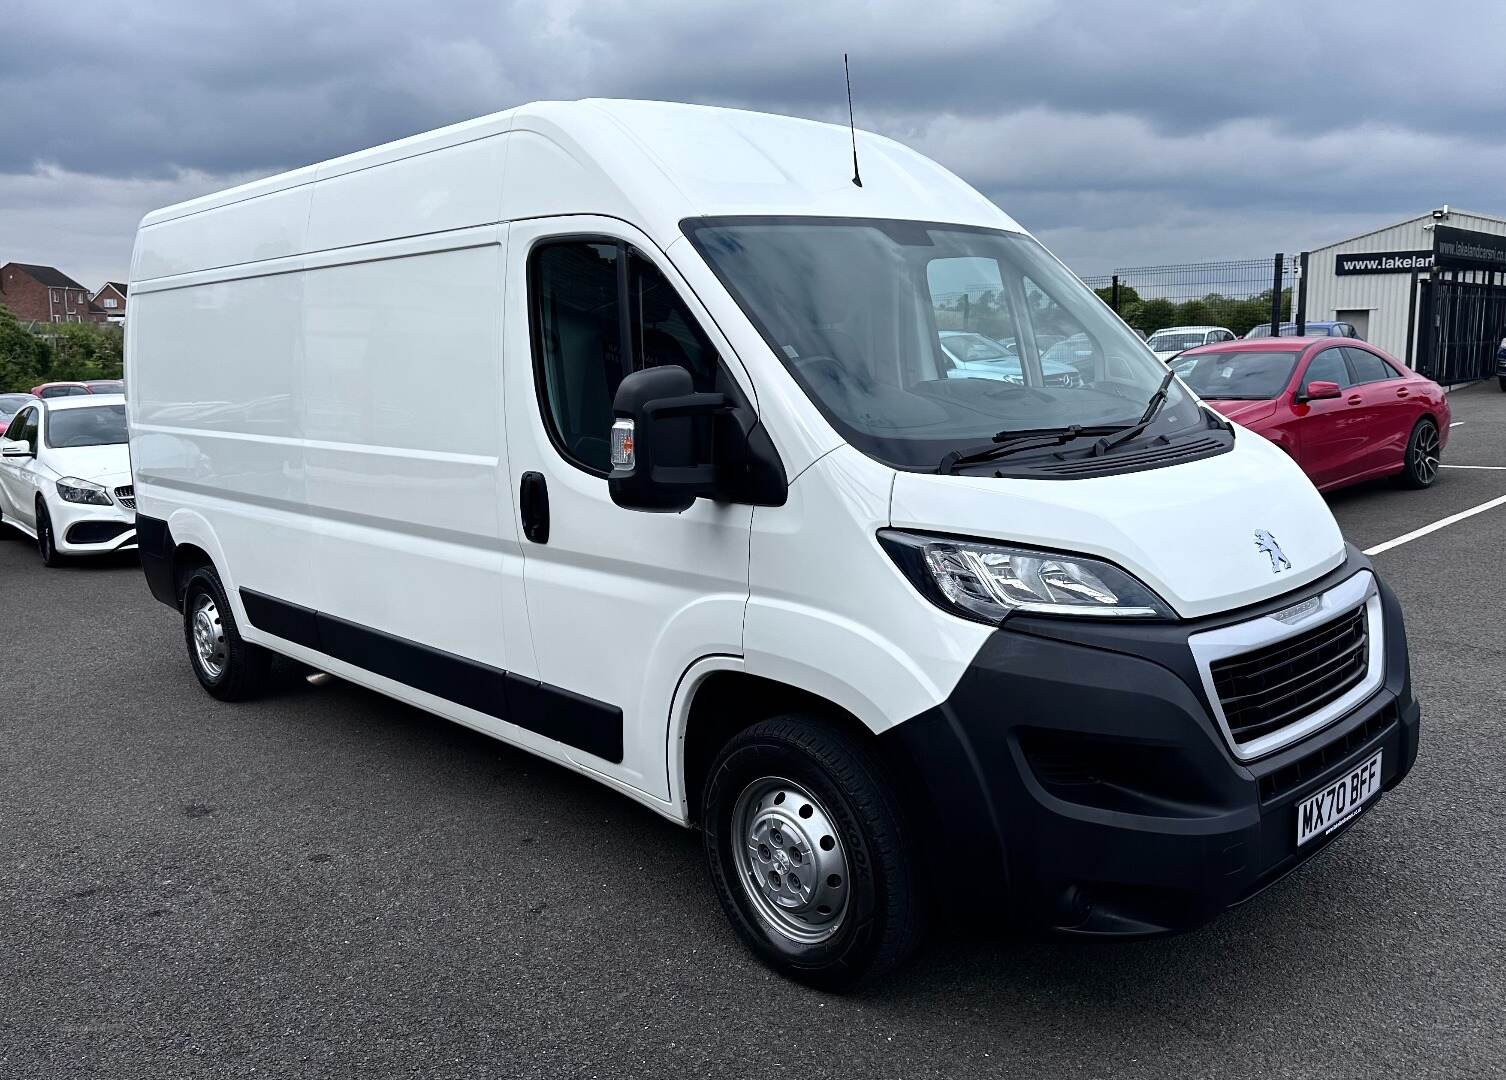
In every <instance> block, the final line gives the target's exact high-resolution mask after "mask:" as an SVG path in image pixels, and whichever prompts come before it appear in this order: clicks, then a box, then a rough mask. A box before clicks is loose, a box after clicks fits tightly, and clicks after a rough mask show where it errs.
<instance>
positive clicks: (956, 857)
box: [884, 549, 1420, 936]
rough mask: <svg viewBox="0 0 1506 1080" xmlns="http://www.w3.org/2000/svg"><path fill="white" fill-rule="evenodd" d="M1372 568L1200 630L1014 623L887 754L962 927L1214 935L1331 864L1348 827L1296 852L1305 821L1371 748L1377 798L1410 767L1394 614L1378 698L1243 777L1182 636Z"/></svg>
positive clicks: (1384, 595)
mask: <svg viewBox="0 0 1506 1080" xmlns="http://www.w3.org/2000/svg"><path fill="white" fill-rule="evenodd" d="M1368 565H1369V564H1368V562H1367V561H1366V560H1365V559H1364V557H1363V556H1362V555H1360V554H1359V553H1358V552H1357V551H1354V550H1353V549H1351V551H1350V557H1349V560H1348V561H1347V562H1346V564H1345V565H1344V566H1343V567H1341V568H1339V569H1338V570H1336V571H1334V572H1333V573H1332V574H1329V575H1327V576H1326V577H1324V578H1323V579H1321V580H1319V581H1317V582H1314V583H1312V584H1311V585H1310V586H1308V587H1307V588H1305V589H1302V590H1300V591H1298V592H1294V593H1289V594H1287V595H1285V596H1282V597H1280V598H1279V599H1278V600H1276V601H1274V602H1271V603H1268V604H1263V605H1258V606H1255V607H1251V608H1246V609H1244V610H1241V611H1238V612H1231V613H1227V614H1225V615H1221V616H1218V617H1214V618H1210V619H1204V620H1197V621H1193V622H1183V623H1177V624H1157V625H1154V626H1152V625H1149V624H1141V625H1128V624H1122V623H1121V624H1108V623H1106V622H1093V623H1087V622H1085V621H1081V620H1077V621H1068V620H1053V619H1045V618H1032V619H1019V618H1016V619H1011V620H1009V622H1008V623H1007V624H1006V626H1005V627H1004V628H1001V629H1000V630H999V631H998V632H997V633H996V634H994V635H993V636H992V637H991V638H990V639H989V640H988V642H987V643H986V644H985V646H984V647H983V649H982V650H981V651H980V653H979V655H978V657H977V658H976V659H975V661H974V663H973V665H972V667H971V668H970V670H969V671H968V672H967V674H966V675H965V676H964V677H963V679H962V680H961V682H960V683H959V684H958V686H957V688H956V690H955V691H954V692H953V694H952V695H951V697H950V698H949V699H948V700H947V701H946V702H945V703H943V704H942V705H940V706H938V707H936V708H934V709H931V710H928V711H927V712H926V713H924V714H922V715H920V716H917V717H915V718H913V719H912V720H909V721H907V722H906V723H903V724H900V725H898V726H897V727H896V728H894V729H892V730H891V731H890V732H889V733H887V734H886V735H885V736H884V738H885V739H886V740H888V741H889V744H890V745H889V749H890V751H891V753H893V754H895V755H898V756H900V757H901V758H902V760H904V761H905V762H906V764H907V766H908V767H909V768H911V769H912V770H913V772H914V775H915V776H916V777H917V778H918V782H919V785H920V787H921V789H922V795H923V805H924V806H925V808H926V810H927V811H928V813H929V814H930V816H931V821H930V823H929V824H930V825H931V826H932V830H931V832H932V835H933V836H939V837H941V838H943V842H942V843H941V844H939V845H937V848H938V850H936V851H935V852H933V854H934V855H935V856H936V857H937V864H936V868H935V869H936V872H938V873H947V874H949V875H950V877H949V878H948V880H950V881H952V883H953V887H952V888H950V889H948V890H947V891H948V892H949V893H950V894H951V895H953V896H954V897H955V896H958V895H961V896H962V897H964V898H965V899H964V901H963V902H962V903H961V904H960V905H959V906H960V907H961V909H962V910H961V911H957V912H955V913H956V914H973V915H983V916H985V917H988V918H990V919H998V918H1009V919H1013V920H1016V921H1023V922H1025V923H1027V924H1034V925H1041V926H1048V927H1054V928H1057V929H1060V930H1065V931H1071V932H1074V933H1079V934H1087V935H1099V936H1137V935H1146V934H1155V933H1164V932H1167V931H1173V930H1179V929H1186V928H1189V927H1192V926H1196V925H1198V924H1199V923H1202V922H1205V921H1207V920H1208V919H1210V918H1212V917H1213V916H1214V915H1216V914H1217V913H1218V912H1220V911H1222V910H1224V909H1225V908H1228V907H1230V906H1232V905H1234V904H1238V903H1240V902H1241V901H1243V900H1245V899H1247V898H1249V897H1250V896H1253V895H1254V894H1255V893H1257V892H1259V891H1260V890H1261V889H1263V888H1265V887H1266V886H1267V885H1269V884H1271V883H1272V882H1273V881H1275V880H1277V879H1278V878H1280V877H1282V876H1283V875H1284V874H1286V873H1287V872H1289V871H1290V870H1292V869H1294V868H1295V867H1296V866H1298V865H1300V864H1301V863H1302V862H1304V861H1305V860H1306V859H1308V858H1310V857H1311V856H1313V855H1314V854H1316V853H1317V852H1319V851H1321V850H1323V848H1325V847H1326V846H1327V845H1328V844H1329V843H1331V842H1332V840H1333V839H1335V838H1336V837H1337V836H1338V835H1339V834H1340V833H1342V832H1343V831H1344V830H1345V829H1347V828H1348V827H1349V825H1348V824H1346V825H1344V826H1343V827H1341V828H1340V829H1338V830H1336V831H1335V833H1334V834H1333V835H1332V836H1327V837H1320V838H1317V839H1314V840H1311V841H1309V842H1308V843H1307V844H1305V845H1303V846H1302V847H1301V848H1300V849H1299V848H1298V847H1297V843H1296V831H1297V829H1296V813H1297V811H1296V806H1297V804H1298V803H1299V802H1300V801H1301V800H1302V799H1303V798H1305V797H1306V796H1308V795H1310V794H1312V793H1314V792H1315V791H1318V790H1321V789H1322V788H1324V787H1325V786H1326V785H1328V784H1329V783H1332V782H1333V781H1335V780H1336V779H1338V778H1339V777H1341V776H1343V775H1345V774H1346V772H1347V771H1348V770H1350V769H1352V768H1354V767H1356V766H1358V765H1359V764H1360V763H1362V762H1363V761H1365V760H1366V759H1367V757H1368V756H1370V755H1371V754H1373V753H1374V752H1375V751H1376V750H1377V749H1380V750H1382V751H1383V753H1384V757H1383V759H1382V786H1383V788H1384V789H1389V788H1391V787H1392V786H1394V785H1395V784H1396V783H1397V782H1399V781H1400V780H1401V779H1402V778H1403V777H1404V776H1405V775H1406V774H1407V772H1408V771H1409V770H1410V769H1411V767H1412V763H1413V762H1414V761H1415V759H1416V756H1417V741H1418V723H1419V713H1420V710H1419V709H1418V706H1417V703H1416V702H1415V701H1414V700H1413V699H1412V693H1411V685H1410V680H1409V670H1408V661H1407V647H1406V638H1405V633H1404V631H1403V628H1402V619H1401V611H1400V609H1399V607H1398V605H1397V603H1396V599H1395V597H1394V596H1393V595H1392V594H1391V592H1390V590H1388V589H1387V588H1386V587H1385V585H1384V584H1381V585H1380V595H1381V602H1382V605H1383V611H1384V623H1385V643H1384V647H1385V677H1384V682H1383V684H1382V686H1381V688H1380V689H1379V690H1378V691H1376V692H1375V693H1374V694H1373V695H1371V697H1370V698H1369V699H1368V700H1366V701H1364V702H1363V703H1361V704H1360V705H1359V706H1358V707H1357V708H1355V709H1354V710H1352V711H1351V712H1350V713H1348V714H1347V715H1345V716H1342V717H1340V718H1339V719H1338V720H1336V721H1334V722H1333V723H1332V724H1330V725H1328V726H1327V727H1325V728H1324V729H1322V730H1321V731H1319V732H1317V733H1315V734H1313V735H1311V736H1309V737H1307V738H1305V739H1303V740H1301V741H1300V742H1297V743H1295V744H1294V745H1292V746H1289V747H1286V748H1285V749H1283V750H1280V751H1278V752H1276V753H1274V754H1271V755H1269V756H1267V757H1265V758H1262V759H1259V760H1257V761H1254V762H1249V763H1241V762H1239V761H1238V760H1237V759H1236V758H1235V757H1234V756H1233V754H1232V753H1231V752H1230V750H1229V747H1228V744H1227V742H1226V741H1225V738H1224V736H1223V734H1222V732H1221V731H1220V730H1219V728H1218V727H1217V725H1216V724H1215V722H1214V720H1213V718H1212V716H1211V714H1210V710H1209V705H1208V702H1207V700H1206V698H1205V696H1204V691H1203V689H1202V683H1201V679H1200V677H1199V675H1198V672H1197V668H1196V666H1195V664H1194V662H1193V659H1192V654H1191V651H1190V649H1189V648H1188V645H1187V638H1188V637H1189V636H1190V635H1192V634H1195V633H1198V632H1200V631H1203V630H1207V629H1210V628H1212V627H1215V626H1220V625H1224V624H1228V623H1234V622H1241V621H1244V620H1246V619H1250V618H1253V617H1255V616H1257V615H1259V614H1262V613H1265V612H1268V611H1273V610H1277V609H1279V608H1282V607H1286V606H1289V605H1291V604H1293V603H1295V602H1296V601H1298V600H1300V599H1302V598H1304V597H1305V596H1308V595H1313V594H1316V593H1319V592H1322V591H1325V590H1327V589H1329V588H1332V587H1333V586H1334V585H1336V584H1338V583H1339V582H1340V581H1343V580H1344V579H1346V578H1347V577H1349V576H1350V575H1352V574H1354V573H1357V572H1359V571H1360V570H1362V569H1365V568H1367V567H1368ZM1373 808H1374V803H1373V802H1372V803H1371V804H1369V805H1368V806H1367V807H1366V810H1365V813H1369V812H1370V811H1371V810H1372V809H1373ZM1360 816H1364V815H1363V814H1361V815H1360ZM959 872H960V873H965V874H966V879H965V883H964V882H959V881H958V879H957V876H956V875H957V874H958V873H959ZM964 884H965V887H961V888H959V887H958V886H959V885H964Z"/></svg>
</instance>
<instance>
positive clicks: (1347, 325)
mask: <svg viewBox="0 0 1506 1080" xmlns="http://www.w3.org/2000/svg"><path fill="white" fill-rule="evenodd" d="M1302 330H1303V334H1302V336H1303V337H1341V338H1353V339H1354V340H1355V341H1362V340H1364V339H1363V336H1362V335H1361V334H1360V332H1359V331H1358V330H1356V329H1355V326H1354V323H1351V322H1331V321H1330V322H1308V323H1305V324H1304V325H1303V327H1302ZM1270 336H1271V324H1270V323H1268V322H1267V323H1260V324H1259V325H1258V326H1252V327H1250V329H1248V330H1246V331H1245V340H1246V341H1249V340H1250V339H1252V338H1268V337H1270ZM1280 336H1281V337H1296V336H1297V324H1296V323H1294V322H1284V323H1282V324H1281V334H1280Z"/></svg>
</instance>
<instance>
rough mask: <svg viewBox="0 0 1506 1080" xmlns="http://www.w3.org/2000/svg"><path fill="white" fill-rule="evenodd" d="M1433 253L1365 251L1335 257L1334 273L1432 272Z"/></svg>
mask: <svg viewBox="0 0 1506 1080" xmlns="http://www.w3.org/2000/svg"><path fill="white" fill-rule="evenodd" d="M1432 268H1433V253H1432V252H1431V251H1364V252H1357V253H1354V254H1349V255H1335V256H1334V257H1333V272H1334V273H1335V274H1336V275H1338V276H1339V277H1344V276H1345V275H1347V274H1410V273H1411V272H1412V271H1413V270H1431V269H1432Z"/></svg>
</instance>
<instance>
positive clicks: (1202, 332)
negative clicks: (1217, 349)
mask: <svg viewBox="0 0 1506 1080" xmlns="http://www.w3.org/2000/svg"><path fill="white" fill-rule="evenodd" d="M1233 340H1234V331H1233V330H1229V329H1227V328H1226V327H1222V326H1167V327H1164V328H1162V329H1160V330H1157V331H1156V332H1155V333H1154V334H1152V335H1151V336H1150V337H1149V338H1148V339H1147V340H1146V344H1147V345H1149V346H1150V351H1151V352H1153V353H1155V354H1156V359H1157V360H1170V359H1171V358H1172V357H1173V356H1175V355H1177V353H1180V352H1185V351H1186V350H1188V349H1195V348H1197V347H1198V346H1199V345H1217V344H1218V343H1219V342H1221V341H1233Z"/></svg>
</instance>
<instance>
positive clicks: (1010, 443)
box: [936, 424, 1124, 476]
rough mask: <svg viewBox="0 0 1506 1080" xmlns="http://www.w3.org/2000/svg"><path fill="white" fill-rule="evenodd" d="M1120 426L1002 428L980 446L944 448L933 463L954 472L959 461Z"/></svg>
mask: <svg viewBox="0 0 1506 1080" xmlns="http://www.w3.org/2000/svg"><path fill="white" fill-rule="evenodd" d="M1123 430H1124V429H1123V428H1122V427H1083V426H1082V425H1081V424H1068V425H1067V426H1066V427H1056V428H1021V429H1018V430H1015V431H1009V430H1005V431H1001V432H999V433H998V434H997V435H995V436H994V437H993V441H992V442H988V443H984V444H983V445H982V446H967V447H963V448H962V449H960V450H949V451H947V453H946V456H945V457H943V458H942V459H941V464H940V465H938V466H937V467H936V471H937V472H939V473H940V474H941V475H942V476H946V475H948V474H950V473H952V472H955V471H956V469H957V467H958V466H961V465H981V464H982V463H984V462H985V461H997V460H998V459H999V458H1004V457H1008V456H1009V455H1010V454H1017V453H1020V452H1021V451H1022V450H1037V449H1040V448H1041V447H1043V446H1061V445H1063V444H1065V443H1069V442H1072V441H1073V440H1074V439H1082V438H1092V437H1093V436H1095V435H1113V434H1115V433H1117V432H1120V431H1123Z"/></svg>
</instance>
